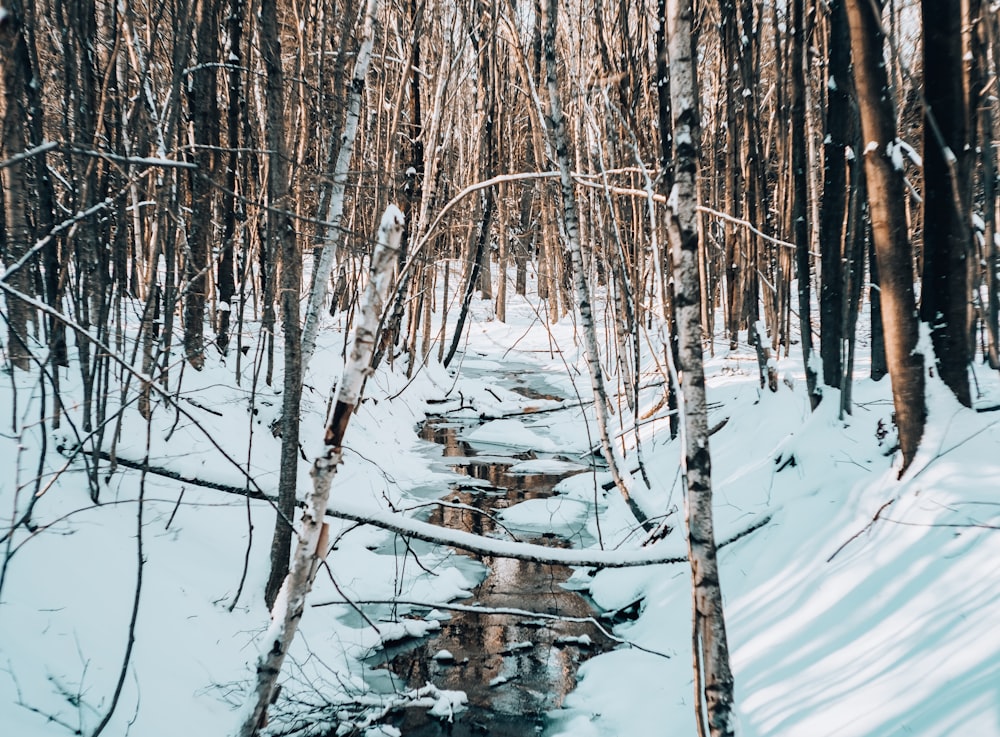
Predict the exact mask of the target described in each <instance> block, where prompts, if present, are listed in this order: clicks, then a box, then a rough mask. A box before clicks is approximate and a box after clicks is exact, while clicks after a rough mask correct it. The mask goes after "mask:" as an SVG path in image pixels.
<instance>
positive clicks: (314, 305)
mask: <svg viewBox="0 0 1000 737" xmlns="http://www.w3.org/2000/svg"><path fill="white" fill-rule="evenodd" d="M377 6H378V3H377V0H367V3H366V6H365V20H364V26H363V28H362V31H361V46H360V48H358V56H357V58H356V59H355V62H354V73H353V75H352V77H351V92H350V94H349V95H348V99H347V116H346V118H345V119H344V131H343V133H342V134H341V137H340V138H341V140H340V150H339V151H338V152H337V162H336V165H335V166H334V170H333V185H332V191H331V194H330V204H329V207H328V209H327V212H326V223H327V226H326V227H327V231H326V239H325V241H326V242H325V243H324V244H323V245H322V247H321V249H320V255H319V258H318V259H317V260H316V263H315V264H314V265H313V274H312V286H311V288H310V290H309V305H308V306H307V307H306V319H305V325H304V326H303V328H302V375H303V376H305V374H306V370H307V369H308V368H309V361H310V359H311V358H312V354H313V352H314V351H315V350H316V333H317V332H318V330H319V321H320V315H321V314H322V311H323V305H324V303H325V302H326V296H327V292H328V290H329V288H330V274H331V273H332V271H333V264H334V260H335V259H336V256H337V247H338V246H339V245H340V234H341V228H340V221H341V218H342V217H343V215H344V197H345V196H346V195H347V173H348V171H349V169H350V166H351V158H352V156H353V155H354V141H355V139H356V138H357V135H358V124H359V122H360V120H361V95H362V93H363V92H364V89H365V77H367V76H368V65H369V63H370V62H371V58H372V47H373V46H374V41H375V33H374V28H375V11H376V9H377Z"/></svg>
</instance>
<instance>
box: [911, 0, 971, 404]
mask: <svg viewBox="0 0 1000 737" xmlns="http://www.w3.org/2000/svg"><path fill="white" fill-rule="evenodd" d="M963 6H964V4H963V3H956V2H951V1H950V0H922V2H921V3H920V9H921V18H922V21H923V29H924V58H923V69H924V98H925V100H924V217H923V222H924V253H923V255H924V258H923V266H924V268H923V280H922V285H921V290H920V318H921V320H923V321H924V322H926V323H927V324H928V325H929V326H930V330H931V340H932V341H933V343H934V356H935V359H936V361H937V365H938V369H939V370H940V372H941V378H942V379H943V380H944V382H945V384H947V385H948V386H949V387H950V388H951V390H952V392H954V394H955V397H956V398H957V399H958V401H959V402H961V403H962V404H964V405H965V406H966V407H968V406H971V404H972V397H971V395H970V392H969V362H970V360H971V358H972V334H971V315H972V312H971V305H972V295H971V293H970V289H969V260H970V259H969V255H970V253H971V246H972V242H971V237H970V229H969V214H968V213H969V187H968V185H967V182H968V180H969V172H970V166H969V165H970V162H971V159H970V155H971V153H972V148H971V146H970V145H969V143H970V139H969V120H968V114H969V108H968V105H967V104H966V97H965V90H966V87H965V74H964V69H963V56H964V54H963V47H964V44H963V33H962V30H963V12H962V8H963Z"/></svg>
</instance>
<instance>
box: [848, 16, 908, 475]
mask: <svg viewBox="0 0 1000 737" xmlns="http://www.w3.org/2000/svg"><path fill="white" fill-rule="evenodd" d="M876 9H877V8H876V6H875V3H873V2H870V1H869V0H847V17H848V21H849V24H850V29H851V50H852V52H853V57H854V81H855V84H856V86H857V93H858V105H859V107H860V109H861V133H862V135H861V137H862V139H863V140H865V141H868V142H869V143H867V144H866V145H865V150H864V158H865V180H866V185H867V190H868V205H869V208H870V210H871V224H872V240H873V241H874V244H875V254H876V258H877V259H878V271H879V286H880V292H879V296H880V298H881V300H880V301H881V312H882V328H883V333H884V335H885V354H886V365H887V367H888V369H889V375H890V377H891V378H892V398H893V404H894V406H895V408H896V427H897V428H898V430H899V446H900V450H901V451H902V454H903V463H902V467H901V468H900V474H902V473H903V472H905V471H906V469H907V467H908V466H909V465H910V463H911V462H912V461H913V456H914V455H915V454H916V452H917V448H918V447H919V445H920V438H921V437H922V436H923V433H924V423H925V421H926V408H925V404H924V357H923V354H922V353H920V352H919V350H918V347H917V338H918V329H917V308H916V301H915V299H914V295H913V259H912V256H911V252H910V240H909V237H908V235H907V230H906V213H905V211H904V209H903V207H904V202H905V199H904V198H905V196H906V195H905V191H904V188H903V172H902V171H901V170H900V169H897V168H896V166H895V165H894V163H893V154H894V153H896V155H898V150H896V149H895V146H896V145H897V144H896V113H895V110H894V109H893V104H892V93H891V91H890V90H889V80H888V78H887V76H886V70H885V63H884V61H883V56H882V54H883V42H884V35H883V33H882V30H881V24H880V21H879V17H878V16H876V14H875V10H876Z"/></svg>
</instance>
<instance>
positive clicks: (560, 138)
mask: <svg viewBox="0 0 1000 737" xmlns="http://www.w3.org/2000/svg"><path fill="white" fill-rule="evenodd" d="M545 11H546V18H545V19H546V24H545V35H544V42H543V49H544V56H545V69H546V83H547V86H548V92H549V119H550V121H551V129H552V138H553V143H554V147H555V154H556V161H557V162H558V164H559V174H560V176H559V185H560V191H561V195H562V202H561V204H562V212H563V227H564V228H565V234H566V240H567V245H568V247H569V256H570V264H571V268H572V274H571V276H572V279H573V291H574V295H575V297H576V306H577V309H578V311H579V315H580V330H581V332H582V333H583V346H584V355H585V357H586V361H587V368H588V370H589V372H590V383H591V386H592V387H593V390H594V414H595V416H596V419H597V430H598V433H599V435H600V441H601V452H602V453H603V455H604V459H605V460H606V461H607V463H608V470H610V471H611V477H612V479H614V482H615V486H617V487H618V490H619V492H621V494H622V496H623V497H624V499H625V501H626V502H627V503H628V505H629V509H631V510H632V513H633V514H634V515H635V517H636V519H637V520H638V521H639V523H640V524H643V525H644V526H645V525H646V524H647V522H648V518H647V515H646V513H645V511H644V510H643V509H642V508H641V507H640V506H639V504H638V503H637V501H636V499H635V498H634V496H633V487H632V479H631V477H630V476H629V475H628V470H627V469H626V468H625V462H624V459H623V458H622V456H621V453H620V452H619V451H618V448H617V446H616V445H615V444H614V443H613V442H612V440H611V433H610V429H609V427H608V393H607V390H606V389H605V385H604V374H603V372H602V369H601V356H600V353H599V351H598V347H597V330H596V328H595V326H594V315H593V309H592V307H591V301H590V300H591V298H590V288H589V287H588V285H587V272H586V269H585V267H584V260H583V249H582V248H581V246H580V231H579V214H578V211H577V204H576V195H575V193H574V189H573V187H574V185H573V177H572V173H571V172H572V170H571V168H570V160H569V150H570V149H569V145H570V142H569V134H568V133H567V130H566V119H565V117H564V116H563V112H562V104H561V102H560V97H559V80H558V75H557V67H556V28H557V16H558V0H547V3H546V8H545Z"/></svg>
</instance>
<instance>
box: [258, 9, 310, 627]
mask: <svg viewBox="0 0 1000 737" xmlns="http://www.w3.org/2000/svg"><path fill="white" fill-rule="evenodd" d="M260 24H261V55H262V56H263V60H264V66H265V68H266V71H267V82H266V85H267V148H268V151H269V154H268V157H269V163H268V186H267V188H268V200H269V201H270V203H271V207H272V209H271V211H270V212H268V214H267V234H268V240H269V241H270V242H271V243H272V244H273V245H272V246H271V247H270V248H269V249H268V250H270V251H271V253H273V254H275V255H277V256H278V257H280V259H281V290H280V305H281V326H282V332H283V333H284V349H285V350H284V352H285V360H284V377H283V380H282V396H281V425H280V432H281V469H280V471H279V475H278V509H277V517H276V518H275V523H274V537H273V538H272V541H271V573H270V576H269V577H268V580H267V586H266V588H265V591H264V600H265V601H266V602H267V606H268V608H270V607H272V606H273V605H274V600H275V597H276V596H277V595H278V589H279V588H280V587H281V583H282V581H284V580H285V576H286V575H287V574H288V556H289V554H290V552H291V545H292V527H291V521H292V519H293V517H294V515H295V500H296V486H297V482H298V467H299V405H300V403H301V397H302V342H301V329H300V324H299V296H300V292H301V289H302V257H301V255H300V253H299V249H298V242H297V240H296V238H295V228H294V226H293V224H292V218H291V213H290V208H291V206H292V200H291V196H290V185H289V179H288V171H289V164H288V144H287V140H286V132H285V75H284V71H283V69H282V65H281V42H280V39H279V31H278V13H277V8H276V7H275V0H262V2H261V12H260Z"/></svg>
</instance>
